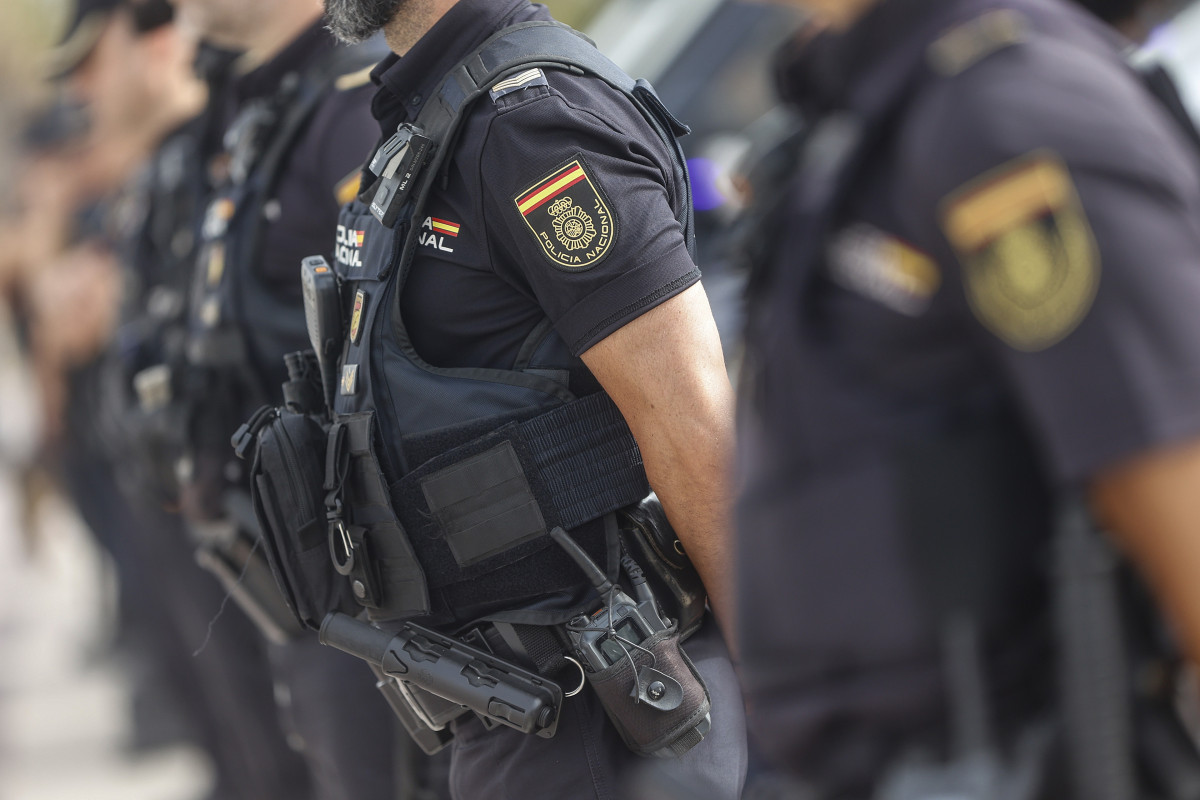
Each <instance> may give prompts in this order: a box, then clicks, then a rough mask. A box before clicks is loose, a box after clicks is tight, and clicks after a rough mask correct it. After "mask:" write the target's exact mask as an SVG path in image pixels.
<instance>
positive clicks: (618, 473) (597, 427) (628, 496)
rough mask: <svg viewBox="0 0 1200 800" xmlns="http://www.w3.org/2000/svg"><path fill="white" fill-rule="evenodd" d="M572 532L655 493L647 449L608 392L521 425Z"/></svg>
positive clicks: (560, 518) (564, 524) (560, 520)
mask: <svg viewBox="0 0 1200 800" xmlns="http://www.w3.org/2000/svg"><path fill="white" fill-rule="evenodd" d="M518 430H519V432H520V435H521V436H522V437H523V438H524V439H525V441H526V442H528V444H529V449H530V451H531V452H532V453H533V457H534V460H535V467H536V469H537V471H538V472H539V473H540V474H541V476H542V479H543V480H544V482H545V484H546V487H547V489H548V492H549V497H550V499H551V501H552V502H553V504H554V510H555V512H556V515H557V524H558V525H561V526H562V527H563V528H565V529H566V530H571V529H572V528H575V527H578V526H579V525H581V524H583V523H584V522H588V521H589V520H593V519H596V518H597V517H600V516H603V515H604V514H607V513H608V512H609V511H616V510H617V509H618V508H623V507H624V506H627V505H629V504H630V503H636V502H637V501H638V500H640V499H642V498H643V497H645V496H646V495H647V494H648V493H649V491H650V487H649V484H647V482H646V470H645V467H644V466H643V465H642V451H641V450H640V449H638V445H637V442H636V441H634V439H633V434H632V433H630V431H629V426H628V425H627V424H626V423H625V418H624V417H622V416H621V412H620V411H618V410H617V407H616V405H615V404H614V403H613V402H612V400H611V399H610V398H609V397H608V395H607V394H605V393H603V392H598V393H596V394H593V395H590V396H589V397H585V398H584V399H582V400H579V401H576V402H574V403H568V404H567V405H565V406H562V407H560V408H557V409H555V410H554V411H551V412H550V413H548V414H543V415H541V416H539V417H534V418H533V419H531V420H529V421H528V422H526V423H524V424H522V425H521V426H519V428H518Z"/></svg>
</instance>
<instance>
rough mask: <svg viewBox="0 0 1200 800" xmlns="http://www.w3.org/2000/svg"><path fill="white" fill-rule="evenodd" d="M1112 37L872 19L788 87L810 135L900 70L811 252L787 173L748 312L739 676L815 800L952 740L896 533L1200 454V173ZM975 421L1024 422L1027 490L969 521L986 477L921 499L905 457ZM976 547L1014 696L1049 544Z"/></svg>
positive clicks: (948, 560) (1058, 23)
mask: <svg viewBox="0 0 1200 800" xmlns="http://www.w3.org/2000/svg"><path fill="white" fill-rule="evenodd" d="M1120 46H1121V43H1120V42H1117V41H1115V40H1114V38H1113V36H1112V34H1111V33H1110V32H1109V31H1107V30H1106V29H1104V28H1103V27H1102V26H1101V25H1100V24H1099V23H1098V22H1096V21H1095V20H1093V19H1091V18H1090V17H1088V16H1087V15H1086V14H1085V13H1083V12H1082V11H1079V10H1078V9H1076V8H1074V7H1072V6H1070V5H1069V4H1066V3H1060V2H1058V1H1057V0H1053V1H1051V2H1034V1H1033V0H937V1H936V2H915V1H914V0H884V2H883V3H882V4H881V5H879V6H877V7H875V9H874V10H873V11H872V12H870V13H869V14H868V15H867V16H866V17H864V18H863V20H862V21H860V22H859V23H858V25H857V26H856V27H855V28H854V29H853V30H852V31H851V32H850V33H849V34H847V35H845V36H843V37H840V38H838V39H827V40H822V41H820V42H818V43H817V44H816V45H815V46H814V47H813V48H812V49H810V50H809V51H808V52H807V53H806V54H805V55H804V56H803V58H802V59H800V60H796V61H794V62H792V63H791V64H790V65H789V69H788V70H785V74H787V75H790V76H792V77H794V78H796V79H798V80H799V79H802V80H803V81H805V82H806V83H804V84H803V85H804V86H805V87H806V90H805V93H804V94H803V95H799V94H798V93H793V95H792V98H793V99H796V100H804V101H812V100H813V99H814V98H815V99H816V103H817V105H818V106H819V107H820V109H821V111H823V112H824V114H825V117H824V119H825V120H826V121H827V123H828V124H827V125H825V126H823V127H824V130H825V131H826V133H828V132H830V131H833V130H834V129H835V125H836V124H839V123H836V122H834V120H835V119H840V120H841V123H842V124H844V122H845V120H846V119H848V118H849V117H853V116H855V115H856V114H858V113H859V111H860V109H859V104H863V103H867V102H871V103H875V104H876V105H878V102H877V99H875V100H868V99H867V98H870V97H871V93H872V92H873V91H875V90H877V89H878V88H879V87H881V86H884V85H886V84H887V82H888V81H889V80H891V78H889V77H887V74H888V72H889V70H890V71H892V72H894V70H893V69H891V66H890V65H894V64H896V63H907V64H908V65H909V66H910V67H912V68H913V69H914V70H915V71H914V72H913V74H914V75H915V76H916V77H915V78H914V82H913V83H912V84H908V85H904V86H903V87H900V88H896V89H895V93H896V96H895V98H894V99H897V100H898V106H899V107H898V108H897V109H896V110H894V111H893V112H891V113H889V114H887V115H884V116H883V117H882V119H883V122H882V123H881V124H880V125H879V126H877V128H876V130H875V132H876V133H877V134H878V138H876V139H875V140H874V144H873V145H872V146H870V147H869V148H868V149H867V150H866V151H865V152H867V153H869V155H867V156H866V157H865V159H864V160H863V161H862V162H861V168H860V169H859V170H858V171H857V173H856V175H855V177H854V178H853V180H852V181H850V182H848V183H847V184H845V185H846V186H847V187H848V190H847V191H845V192H844V193H843V196H842V197H841V199H840V200H839V205H838V206H837V208H838V210H837V213H836V214H834V215H832V216H831V219H832V223H831V224H829V225H828V226H826V229H825V230H824V232H823V234H822V236H821V238H820V240H819V241H816V242H814V241H812V240H805V239H804V237H805V236H807V235H810V234H811V233H812V231H811V229H810V228H809V227H808V223H809V222H811V220H812V219H813V218H815V217H816V216H818V215H819V211H820V210H819V209H814V208H813V207H812V203H811V201H810V200H807V199H806V198H812V197H814V196H821V195H820V192H821V191H822V189H821V188H820V187H819V186H818V185H817V184H818V183H819V181H817V180H815V179H814V178H813V176H814V175H815V174H818V173H819V166H820V165H819V163H818V162H819V159H818V162H810V164H815V167H813V168H810V170H809V171H807V172H802V173H801V176H800V178H799V179H798V183H797V190H796V199H795V200H794V202H793V204H792V205H791V206H790V207H789V208H788V210H787V212H786V214H787V215H786V216H785V217H784V220H783V222H782V224H781V225H780V227H779V229H778V233H779V241H778V247H777V248H776V253H775V259H774V261H773V262H772V264H771V266H770V269H769V277H768V278H767V284H766V286H767V288H766V289H765V290H764V291H763V293H762V295H761V297H760V299H759V301H758V303H757V304H756V307H755V308H754V309H752V311H751V318H752V320H754V319H756V320H758V321H759V322H760V324H758V325H757V326H756V327H755V328H753V329H752V334H751V337H750V341H749V343H748V347H749V352H750V361H751V363H752V364H754V365H756V366H754V367H753V369H752V370H751V373H752V374H751V375H750V376H749V378H748V380H747V381H746V383H745V386H744V387H743V389H744V391H743V396H742V402H741V412H742V426H741V444H740V451H741V452H740V460H741V469H742V473H743V481H744V487H745V488H744V491H743V494H742V497H741V499H740V502H739V509H738V536H739V542H738V547H739V553H740V564H741V571H740V575H741V580H740V582H739V606H740V611H741V615H740V616H741V619H740V624H739V628H740V633H741V637H742V644H741V650H742V656H743V677H744V679H745V682H746V686H747V690H748V693H749V698H750V707H751V709H752V712H753V714H752V716H753V718H754V719H753V722H754V723H755V726H756V727H757V729H758V733H759V734H760V737H759V738H760V741H763V742H764V743H768V745H769V747H770V749H772V750H773V751H774V753H775V755H777V756H778V757H780V758H781V759H782V760H784V761H785V762H786V763H788V764H789V765H790V766H791V767H792V768H793V769H797V770H800V771H801V772H804V773H805V774H807V775H808V776H810V777H816V778H817V779H819V780H824V781H826V782H828V783H829V784H830V785H832V786H835V787H840V788H842V789H846V788H847V787H850V788H851V789H852V790H854V791H864V782H866V783H867V784H869V782H870V780H872V778H873V776H874V775H876V774H877V771H878V770H879V769H880V768H881V767H882V765H883V764H884V763H886V762H887V760H888V759H889V758H893V757H895V756H896V755H897V749H898V747H900V746H901V745H902V744H903V743H905V742H909V743H911V742H912V741H913V737H914V735H915V732H917V731H928V730H930V729H937V728H939V727H940V728H941V729H943V730H944V728H945V725H946V721H947V717H946V709H945V700H946V690H945V686H944V685H943V684H942V683H941V680H940V677H939V672H940V671H939V667H938V664H939V660H940V658H941V651H940V649H939V645H938V637H939V631H938V630H935V625H934V623H933V622H932V621H931V619H932V617H933V614H932V611H931V608H932V606H931V599H930V595H931V593H933V592H934V591H936V589H935V588H931V585H930V584H931V581H929V580H927V578H928V574H927V573H924V572H922V564H923V563H924V562H923V561H922V557H921V555H920V554H919V550H920V548H919V546H917V545H914V541H913V538H912V531H911V530H910V529H909V527H910V523H911V521H912V520H913V519H914V518H915V519H920V520H922V521H923V522H924V523H925V524H930V523H931V521H932V523H933V524H936V522H937V521H938V520H939V519H943V518H948V519H958V518H968V519H972V517H971V514H974V515H975V516H974V518H973V520H974V522H975V523H977V524H978V525H979V526H981V527H982V526H987V525H989V524H994V523H989V520H994V519H999V518H1001V517H1003V515H1004V513H1007V509H1008V508H1010V507H1011V508H1017V509H1020V508H1023V507H1030V508H1034V509H1035V510H1036V509H1042V510H1043V511H1044V510H1045V509H1046V508H1048V504H1049V499H1050V498H1052V497H1053V496H1055V495H1056V494H1060V493H1063V492H1066V491H1069V490H1073V489H1078V488H1080V487H1081V486H1083V485H1085V484H1086V483H1087V481H1088V480H1089V479H1090V478H1092V477H1093V476H1095V475H1096V474H1097V473H1098V472H1100V471H1102V470H1104V469H1105V468H1107V467H1110V466H1112V465H1114V464H1117V463H1119V462H1121V461H1122V460H1124V459H1127V458H1130V457H1131V456H1134V455H1136V454H1138V453H1142V452H1145V451H1147V450H1150V449H1153V448H1156V447H1159V446H1162V445H1166V444H1168V443H1171V442H1179V441H1183V440H1186V439H1188V438H1191V437H1195V436H1197V435H1200V315H1197V314H1196V311H1195V310H1196V308H1197V307H1200V269H1197V266H1198V264H1200V178H1198V176H1197V170H1196V166H1195V161H1194V158H1193V156H1192V155H1191V153H1190V152H1189V151H1188V144H1187V142H1186V140H1185V139H1184V137H1183V136H1182V134H1181V132H1180V130H1179V128H1178V126H1176V125H1175V124H1174V122H1173V121H1172V120H1171V119H1170V118H1169V117H1168V115H1167V114H1166V112H1165V111H1164V110H1163V108H1162V107H1161V105H1159V104H1158V103H1157V102H1156V101H1155V100H1154V99H1153V98H1152V97H1151V96H1150V95H1149V94H1148V93H1147V92H1145V90H1144V88H1143V87H1142V86H1141V85H1140V83H1139V81H1138V79H1137V77H1136V75H1134V74H1133V73H1132V71H1131V70H1130V69H1129V68H1128V67H1127V65H1126V64H1125V63H1124V61H1123V60H1122V59H1121V57H1120V55H1119V47H1120ZM843 127H844V129H846V130H849V129H850V128H851V127H852V126H845V125H843ZM818 130H820V129H818ZM834 138H835V139H836V137H834ZM830 141H832V140H826V141H825V142H824V144H825V145H829V143H830ZM836 151H837V147H836V146H827V147H826V148H825V149H824V150H821V151H819V152H820V154H822V155H825V156H828V157H834V154H835V153H836ZM810 152H815V151H810ZM813 169H816V172H814V171H813ZM805 176H807V183H806V178H805ZM825 196H826V199H828V197H829V196H833V195H832V193H828V192H827V193H826V195H825ZM806 203H807V204H808V205H806ZM814 248H817V249H816V250H814ZM809 254H811V255H812V257H811V258H810V257H809ZM979 419H988V420H999V419H1005V420H1012V421H1013V423H1012V425H1011V427H1010V428H1008V429H1006V430H1012V431H1015V433H1014V435H1013V436H1012V437H1010V438H1011V439H1012V440H1017V439H1021V440H1028V442H1029V443H1030V444H1029V452H1030V454H1031V455H1030V458H1031V461H1030V462H1029V463H1028V464H1027V467H1026V468H1025V470H1024V473H1023V474H1024V476H1025V477H1026V478H1028V480H1027V481H1026V482H1025V483H1022V484H1021V488H1020V489H1019V490H1014V491H1012V492H1011V493H1010V494H1008V495H1007V496H1006V495H1004V494H1003V491H1001V492H999V493H998V494H999V499H998V500H997V501H996V505H995V507H994V508H991V509H989V508H976V509H970V508H968V509H965V510H964V509H963V508H962V506H963V505H964V503H970V502H971V500H970V499H968V498H974V497H976V493H974V490H973V489H970V490H966V489H963V488H962V484H960V483H958V482H957V481H958V480H959V479H960V478H962V479H963V480H965V478H963V476H968V475H971V476H974V477H975V478H980V485H985V486H988V485H993V484H992V483H989V480H990V479H988V478H987V476H988V474H989V473H988V469H989V468H990V463H989V462H987V461H986V459H983V458H974V459H972V458H965V460H963V461H961V462H960V463H957V464H956V465H954V468H953V469H948V468H947V465H946V463H942V464H941V470H942V472H941V473H940V474H938V475H937V476H935V477H936V480H934V478H933V477H930V476H927V475H923V474H922V469H924V468H925V467H926V466H929V465H930V464H931V463H933V462H932V461H931V456H930V455H929V454H930V452H931V451H930V450H929V449H928V448H924V446H925V445H927V444H928V443H930V442H954V441H966V440H967V438H968V437H969V435H970V434H971V432H972V430H973V428H972V426H973V425H974V424H975V423H976V421H977V420H979ZM956 437H957V438H956ZM923 448H924V449H923ZM956 452H961V453H969V452H970V451H969V450H961V451H956ZM922 454H923V457H924V459H925V460H924V461H922V460H921V458H922ZM943 461H945V459H943ZM998 480H1000V479H999V478H998V479H997V481H998ZM922 481H924V484H925V485H924V487H923V490H922V491H924V494H921V493H920V492H919V491H918V492H915V493H914V489H913V487H914V486H917V487H921V486H922ZM993 483H994V482H993ZM930 484H932V485H930ZM1035 495H1036V496H1037V497H1036V499H1035V497H1034V496H1035ZM914 496H916V497H920V498H923V499H924V500H926V501H928V502H927V506H928V507H927V508H923V509H918V510H917V511H914V509H913V508H912V507H911V501H912V498H913V497H914ZM992 511H995V513H991V512H992ZM956 515H957V516H956ZM1010 516H1011V515H1010ZM1035 528H1037V529H1038V530H1039V532H1038V533H1037V535H1034V534H1033V533H1032V531H1033V530H1034V529H1035ZM959 533H961V536H962V537H964V538H965V537H966V536H968V532H967V531H960V532H959ZM941 534H943V536H944V538H943V540H942V541H943V542H950V543H953V542H954V541H955V538H956V537H955V535H954V532H952V531H942V532H941ZM987 535H988V536H990V537H991V541H992V542H993V543H996V542H999V543H1000V546H999V547H997V549H996V552H999V553H1003V554H1004V555H1003V556H1001V557H1000V558H1002V559H1008V560H1009V561H1011V562H1012V563H1007V562H1006V563H1004V564H1002V565H996V564H993V565H990V566H991V569H989V570H988V572H989V573H990V574H992V575H993V576H994V575H999V576H1000V578H999V579H997V583H996V587H995V588H996V594H997V597H998V599H999V601H1000V602H999V605H1001V606H1003V608H1004V609H1005V611H1006V612H1007V613H1006V614H1002V615H1000V616H999V617H997V618H995V619H989V620H987V622H988V623H989V624H990V628H989V629H988V630H986V631H985V633H986V634H988V636H989V638H988V640H987V641H988V649H987V651H986V652H987V654H988V660H987V662H986V663H988V665H989V671H990V672H991V673H992V675H993V677H995V674H996V673H997V672H1002V671H1004V668H1003V667H1001V666H999V665H1000V664H1001V663H1002V662H1006V661H1007V662H1008V665H1009V667H1011V669H1009V670H1008V673H1007V674H1008V676H1009V677H1013V678H1014V680H1016V681H1017V682H1020V681H1021V680H1022V676H1024V677H1026V678H1027V677H1028V676H1029V674H1030V672H1029V671H1028V670H1026V671H1024V672H1023V671H1022V670H1023V668H1022V667H1020V666H1014V665H1015V664H1017V662H1019V661H1020V660H1021V656H1020V655H1019V654H1015V653H1014V651H1015V650H1017V649H1018V645H1017V642H1018V641H1024V640H1023V639H1022V637H1021V635H1020V632H1021V630H1023V629H1025V628H1031V627H1033V626H1034V625H1035V624H1036V623H1044V621H1045V619H1046V615H1047V610H1046V605H1045V597H1044V594H1045V592H1044V588H1045V587H1044V586H1042V588H1040V589H1039V588H1037V587H1038V586H1039V585H1041V584H1039V582H1038V578H1037V575H1038V574H1039V573H1038V570H1039V569H1040V565H1041V564H1044V563H1045V562H1044V561H1042V562H1039V559H1044V558H1045V557H1046V552H1045V544H1046V541H1045V537H1046V531H1045V524H1044V522H1043V523H1042V524H1041V525H1031V526H1018V525H1011V526H1007V527H1004V526H999V529H997V530H995V531H989V532H988V534H987ZM971 541H972V542H976V543H978V542H979V541H981V538H980V537H978V536H976V538H975V539H972V540H971ZM970 550H971V552H955V551H954V550H953V549H949V550H944V551H940V552H939V553H938V554H936V555H937V556H939V557H940V558H941V560H942V561H943V562H944V563H945V564H946V565H947V569H946V570H945V571H946V572H950V573H952V572H953V571H954V570H956V569H958V568H960V567H962V568H965V567H966V566H967V561H968V560H969V559H971V558H973V557H974V558H979V555H978V553H979V552H982V551H987V552H990V548H989V547H988V546H987V544H986V542H984V544H982V545H980V544H972V545H971V546H970ZM972 553H975V555H974V556H972ZM956 559H959V560H956ZM928 560H929V559H928V554H925V561H928ZM935 560H936V559H935ZM934 605H936V603H934ZM1027 655H1028V654H1027ZM1031 661H1033V662H1034V663H1039V662H1037V659H1036V658H1032V659H1031ZM1040 663H1041V664H1042V666H1041V667H1040V668H1038V669H1039V670H1040V674H1042V675H1043V676H1045V675H1046V670H1045V668H1044V667H1045V665H1044V662H1040ZM1025 666H1028V664H1026V665H1025ZM1014 676H1015V677H1014ZM1009 699H1010V700H1011V698H1009ZM1008 705H1009V707H1011V706H1012V704H1011V703H1009V704H1008ZM997 706H998V707H999V708H1000V710H1001V711H1002V712H1003V711H1005V710H1006V708H1005V706H1006V703H1005V702H1000V703H998V704H997ZM855 781H857V783H855Z"/></svg>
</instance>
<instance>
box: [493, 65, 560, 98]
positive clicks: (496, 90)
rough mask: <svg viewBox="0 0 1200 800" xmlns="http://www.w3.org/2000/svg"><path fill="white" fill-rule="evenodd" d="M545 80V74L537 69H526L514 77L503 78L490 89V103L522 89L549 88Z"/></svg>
mask: <svg viewBox="0 0 1200 800" xmlns="http://www.w3.org/2000/svg"><path fill="white" fill-rule="evenodd" d="M549 85H550V84H549V82H548V81H547V80H546V73H544V72H542V71H541V70H540V69H538V68H537V67H534V68H533V69H527V70H525V71H524V72H518V73H517V74H516V75H512V76H510V77H507V78H505V79H504V80H502V81H500V82H499V83H497V84H496V85H495V86H493V87H492V91H491V93H490V94H491V96H492V102H493V103H494V102H496V101H497V100H499V99H500V98H501V97H504V95H506V94H512V93H513V92H519V91H522V90H523V89H530V88H532V87H534V86H549Z"/></svg>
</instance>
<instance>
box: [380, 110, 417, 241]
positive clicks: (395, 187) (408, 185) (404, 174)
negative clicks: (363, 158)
mask: <svg viewBox="0 0 1200 800" xmlns="http://www.w3.org/2000/svg"><path fill="white" fill-rule="evenodd" d="M430 144H431V140H430V139H429V137H427V136H425V132H424V131H423V130H421V128H419V127H417V126H416V125H412V124H410V123H404V124H402V125H401V126H400V127H399V128H398V129H397V130H396V132H395V133H394V134H392V135H391V137H389V138H388V140H387V141H386V142H384V143H383V146H381V147H380V148H379V149H378V150H377V151H376V152H375V155H374V156H373V157H372V158H371V164H370V167H369V169H370V171H371V174H373V175H376V176H377V177H378V178H379V180H378V181H377V182H376V184H375V185H374V186H372V187H371V190H372V191H374V195H373V197H372V198H371V214H372V215H373V216H374V217H375V219H377V220H379V222H380V224H382V225H383V226H384V227H387V228H391V227H393V226H395V224H396V220H397V219H398V218H399V216H400V209H401V208H403V206H404V203H405V201H406V200H407V199H408V197H409V195H411V194H412V190H413V188H414V187H415V186H416V183H417V178H418V177H419V176H420V174H421V170H422V168H424V166H425V161H426V158H427V157H428V156H429V151H430Z"/></svg>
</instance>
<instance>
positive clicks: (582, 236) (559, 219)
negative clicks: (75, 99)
mask: <svg viewBox="0 0 1200 800" xmlns="http://www.w3.org/2000/svg"><path fill="white" fill-rule="evenodd" d="M513 202H514V203H515V204H516V206H517V211H519V212H520V214H521V217H522V218H523V219H524V220H525V224H526V225H527V226H528V227H529V230H530V231H531V232H532V233H533V236H534V238H535V239H537V243H538V246H539V247H541V249H542V253H543V254H544V255H545V256H546V258H548V259H550V263H552V264H554V266H556V267H559V268H561V269H565V270H570V271H581V270H585V269H590V268H591V267H594V266H596V265H597V264H599V263H600V262H601V261H603V260H604V257H605V256H606V255H608V253H609V251H610V250H611V249H612V245H613V242H614V241H616V238H617V220H616V217H615V216H613V213H612V211H611V210H610V206H609V204H608V202H607V199H606V198H605V197H604V194H603V193H602V192H601V190H600V187H599V186H598V185H597V184H596V183H595V182H594V181H593V180H592V179H591V177H590V176H589V175H588V173H587V169H586V168H585V166H584V163H583V160H582V159H580V158H577V159H574V160H573V161H571V162H569V163H568V164H566V165H565V166H563V167H560V168H559V169H557V170H555V171H554V172H553V173H551V174H550V175H548V176H546V177H544V178H542V179H541V180H539V181H538V182H537V183H535V184H534V185H533V186H531V187H529V188H528V189H526V190H525V191H523V192H521V193H520V194H519V195H517V196H516V197H515V198H513Z"/></svg>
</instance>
